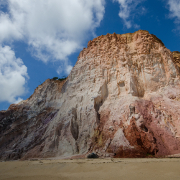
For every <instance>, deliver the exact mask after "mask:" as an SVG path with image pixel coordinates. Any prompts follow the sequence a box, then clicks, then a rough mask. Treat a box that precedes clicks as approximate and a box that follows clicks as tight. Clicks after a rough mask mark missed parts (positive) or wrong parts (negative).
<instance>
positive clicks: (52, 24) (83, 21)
mask: <svg viewBox="0 0 180 180" xmlns="http://www.w3.org/2000/svg"><path fill="white" fill-rule="evenodd" d="M104 3H105V0H65V1H63V0H38V1H37V0H8V9H9V12H8V14H4V13H1V15H0V34H4V36H3V37H1V36H0V41H1V42H2V41H5V40H6V41H8V40H9V41H11V40H17V39H19V40H22V39H23V40H24V41H25V42H27V43H28V44H29V46H30V49H31V53H32V54H33V55H34V56H36V57H37V58H38V59H40V60H42V61H44V62H47V61H50V60H66V59H67V57H68V56H69V55H70V54H72V53H74V52H75V51H77V50H79V49H81V48H82V45H83V41H84V38H85V37H87V35H88V33H89V34H92V33H93V32H94V30H95V28H96V27H98V26H99V25H100V22H101V20H102V19H103V16H104V11H105V10H104Z"/></svg>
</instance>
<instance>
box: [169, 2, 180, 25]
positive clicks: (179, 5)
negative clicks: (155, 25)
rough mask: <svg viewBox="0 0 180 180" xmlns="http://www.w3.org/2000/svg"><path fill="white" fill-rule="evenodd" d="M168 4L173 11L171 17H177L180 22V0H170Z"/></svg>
mask: <svg viewBox="0 0 180 180" xmlns="http://www.w3.org/2000/svg"><path fill="white" fill-rule="evenodd" d="M168 5H169V10H170V12H171V14H170V17H173V18H176V22H177V23H180V1H179V0H168Z"/></svg>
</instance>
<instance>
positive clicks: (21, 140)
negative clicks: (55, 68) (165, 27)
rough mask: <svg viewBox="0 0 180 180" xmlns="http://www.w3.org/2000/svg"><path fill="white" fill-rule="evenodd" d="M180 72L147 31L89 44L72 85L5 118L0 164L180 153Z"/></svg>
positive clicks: (174, 55)
mask: <svg viewBox="0 0 180 180" xmlns="http://www.w3.org/2000/svg"><path fill="white" fill-rule="evenodd" d="M179 68H180V53H179V52H176V51H175V52H171V51H170V50H168V49H167V48H166V47H165V46H164V44H163V43H162V41H161V40H160V39H158V38H157V37H156V36H155V35H151V34H149V32H147V31H142V30H139V31H137V32H135V33H128V34H123V35H118V34H115V33H114V34H107V35H105V36H99V37H97V38H95V39H94V40H92V41H89V43H88V46H87V48H84V49H83V50H82V51H81V52H80V54H79V57H78V61H77V63H76V65H75V66H74V68H73V69H72V71H71V73H70V75H69V76H68V78H67V79H66V80H64V81H63V82H60V81H58V80H50V79H48V80H46V81H45V82H44V83H43V84H42V85H40V86H39V87H38V88H37V89H36V90H35V92H34V94H33V95H32V96H31V97H30V98H29V99H27V100H25V101H22V102H20V103H19V104H17V105H11V106H10V107H9V109H8V110H7V111H1V112H0V158H1V159H4V160H8V159H28V158H37V157H38V158H46V157H61V158H63V157H71V156H81V157H85V156H86V155H87V154H88V153H90V152H95V153H96V154H97V155H98V156H100V157H147V156H155V157H162V156H166V155H172V154H178V153H180V120H179V115H180V108H179V107H180V101H179V100H180V84H179V83H180V79H179V75H180V69H179Z"/></svg>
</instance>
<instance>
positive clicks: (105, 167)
mask: <svg viewBox="0 0 180 180" xmlns="http://www.w3.org/2000/svg"><path fill="white" fill-rule="evenodd" d="M6 179H7V180H71V179H73V180H86V179H95V180H106V179H107V180H108V179H117V180H152V179H153V180H161V179H162V180H170V179H171V180H179V179H180V158H165V159H150V158H149V159H75V160H45V159H43V160H42V159H41V160H38V159H33V160H29V161H11V162H0V180H6Z"/></svg>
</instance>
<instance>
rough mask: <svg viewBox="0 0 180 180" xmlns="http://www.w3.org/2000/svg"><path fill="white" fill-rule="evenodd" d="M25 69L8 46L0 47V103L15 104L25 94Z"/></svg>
mask: <svg viewBox="0 0 180 180" xmlns="http://www.w3.org/2000/svg"><path fill="white" fill-rule="evenodd" d="M27 78H28V74H27V67H26V66H25V65H24V64H23V62H22V60H21V59H19V58H16V57H15V53H14V51H12V50H11V48H10V47H9V46H4V47H2V46H0V102H3V101H8V102H9V103H17V102H19V101H20V100H22V99H21V98H19V97H18V96H21V95H23V94H24V93H25V91H26V90H25V83H26V79H27Z"/></svg>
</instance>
